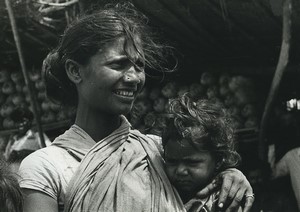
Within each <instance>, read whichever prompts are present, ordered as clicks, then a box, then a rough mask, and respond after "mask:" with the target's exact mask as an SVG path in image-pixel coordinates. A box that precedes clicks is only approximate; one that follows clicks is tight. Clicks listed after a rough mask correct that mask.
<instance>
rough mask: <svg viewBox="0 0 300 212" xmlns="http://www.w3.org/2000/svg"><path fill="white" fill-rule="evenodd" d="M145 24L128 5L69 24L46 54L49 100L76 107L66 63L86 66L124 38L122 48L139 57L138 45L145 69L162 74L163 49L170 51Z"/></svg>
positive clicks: (137, 13)
mask: <svg viewBox="0 0 300 212" xmlns="http://www.w3.org/2000/svg"><path fill="white" fill-rule="evenodd" d="M147 22H148V20H147V18H146V17H145V16H144V15H143V14H141V13H139V12H138V11H137V10H136V9H135V7H134V6H133V5H132V4H131V3H128V2H123V3H118V4H115V5H106V6H105V7H104V8H103V9H101V10H97V11H93V12H92V13H91V14H88V15H83V16H82V17H79V18H78V19H77V20H76V21H74V22H73V23H71V24H70V25H69V26H68V27H67V29H66V30H65V32H64V34H63V36H62V38H61V40H60V42H59V45H58V47H57V48H56V49H54V50H53V51H52V52H50V53H49V54H48V56H47V58H46V59H45V60H44V63H43V76H44V79H45V82H46V88H47V95H48V97H49V98H51V99H52V100H55V101H56V102H57V101H58V102H60V103H62V104H65V105H70V106H75V105H76V104H77V101H78V100H77V91H76V87H75V85H74V84H73V83H72V82H71V81H70V80H69V78H68V76H67V74H66V71H65V62H66V60H67V59H72V60H74V61H76V62H78V63H79V64H81V65H85V64H87V62H88V61H89V59H90V58H91V57H92V56H93V55H95V54H96V53H97V51H98V50H99V49H101V48H103V47H104V45H105V44H107V43H110V42H112V41H115V40H117V39H118V38H120V37H125V45H127V44H128V43H130V44H131V45H132V46H133V47H134V48H135V49H136V50H137V52H138V53H140V54H141V52H140V51H139V50H138V49H137V46H136V44H137V42H139V45H141V46H142V48H143V52H144V56H143V58H144V59H145V64H146V66H147V67H149V68H151V69H154V70H159V71H163V70H164V64H166V63H165V62H166V61H164V59H165V58H166V55H165V53H166V49H167V52H170V51H168V49H169V50H170V49H171V48H168V46H166V45H163V44H160V43H159V42H157V38H158V36H156V35H155V34H154V33H153V32H152V31H151V29H150V28H149V27H148V25H147ZM136 36H138V39H139V40H137V38H136ZM124 47H125V46H124ZM124 49H125V51H126V48H124Z"/></svg>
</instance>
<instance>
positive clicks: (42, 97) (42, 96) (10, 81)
mask: <svg viewBox="0 0 300 212" xmlns="http://www.w3.org/2000/svg"><path fill="white" fill-rule="evenodd" d="M29 79H30V82H31V83H32V85H33V86H32V87H33V88H34V89H33V90H34V92H35V95H36V99H37V102H38V110H39V112H40V114H41V122H42V123H43V124H45V123H52V122H56V121H60V120H66V119H69V118H70V116H73V115H74V112H73V111H70V110H66V109H64V108H62V107H61V106H60V105H58V104H55V103H53V102H51V101H50V100H49V99H48V98H47V97H46V89H45V88H46V87H45V83H44V81H43V80H42V78H41V75H40V73H39V72H37V71H33V72H30V73H29ZM17 107H23V108H28V109H29V110H31V111H33V109H32V105H31V99H30V94H29V89H28V86H27V85H26V84H25V82H24V78H23V75H22V72H21V71H11V70H7V69H1V70H0V129H13V128H15V127H16V126H15V123H14V121H13V120H12V119H11V116H10V115H11V113H12V112H13V110H14V109H15V108H17Z"/></svg>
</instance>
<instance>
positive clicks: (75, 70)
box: [65, 59, 82, 84]
mask: <svg viewBox="0 0 300 212" xmlns="http://www.w3.org/2000/svg"><path fill="white" fill-rule="evenodd" d="M65 69H66V72H67V75H68V77H69V79H70V80H71V81H72V82H73V83H75V84H78V83H80V82H81V80H82V79H81V73H80V65H79V64H78V63H77V62H76V61H74V60H71V59H67V60H66V63H65Z"/></svg>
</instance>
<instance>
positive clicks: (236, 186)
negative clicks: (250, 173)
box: [197, 168, 254, 212]
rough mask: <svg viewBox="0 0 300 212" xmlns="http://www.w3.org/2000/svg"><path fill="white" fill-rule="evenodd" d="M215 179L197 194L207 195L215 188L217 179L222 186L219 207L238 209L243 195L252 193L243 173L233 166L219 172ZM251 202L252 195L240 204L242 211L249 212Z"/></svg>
mask: <svg viewBox="0 0 300 212" xmlns="http://www.w3.org/2000/svg"><path fill="white" fill-rule="evenodd" d="M217 179H218V180H214V181H213V182H212V183H210V184H209V185H207V186H206V187H205V188H204V189H202V190H201V191H200V192H198V194H197V195H198V196H199V197H200V198H203V197H206V196H208V195H209V194H211V193H212V192H213V191H215V190H216V188H217V186H218V183H217V181H219V182H220V183H222V186H221V190H220V196H219V201H218V206H219V207H221V206H222V207H221V208H226V209H227V210H229V211H238V209H239V207H240V206H242V205H241V204H242V200H243V199H244V197H245V196H247V195H252V194H253V189H252V187H251V185H250V183H249V181H248V180H247V178H246V177H245V175H244V174H243V173H242V172H241V171H239V170H237V169H235V168H230V169H226V170H225V171H223V172H221V173H220V174H219V175H218V177H217ZM253 202H254V198H253V197H248V198H246V201H245V205H243V206H242V207H243V212H249V211H250V209H251V207H252V205H253Z"/></svg>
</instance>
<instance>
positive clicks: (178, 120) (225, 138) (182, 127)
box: [162, 93, 240, 171]
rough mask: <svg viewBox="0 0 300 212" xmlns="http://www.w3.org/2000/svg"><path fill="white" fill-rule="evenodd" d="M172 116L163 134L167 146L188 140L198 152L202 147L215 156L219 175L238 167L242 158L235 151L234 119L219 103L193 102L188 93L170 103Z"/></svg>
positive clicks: (202, 100) (203, 100)
mask: <svg viewBox="0 0 300 212" xmlns="http://www.w3.org/2000/svg"><path fill="white" fill-rule="evenodd" d="M169 112H170V116H171V117H172V118H170V120H169V123H168V126H167V127H166V129H165V130H164V132H163V136H162V138H163V145H164V146H165V145H166V143H167V142H172V141H174V142H175V141H176V142H178V140H181V139H182V138H185V139H187V140H188V141H190V143H191V145H192V146H194V147H195V148H197V146H199V145H200V146H201V149H202V148H204V149H205V150H208V151H211V152H213V153H214V154H215V156H216V163H217V164H218V166H217V171H222V170H225V169H227V168H232V167H236V166H237V165H238V163H239V161H240V155H239V154H238V153H237V152H236V151H235V147H234V144H235V143H234V129H233V127H232V126H233V125H232V124H231V118H230V116H229V113H227V111H226V110H225V108H224V107H222V105H221V104H220V103H217V102H213V101H211V100H207V99H201V100H198V101H197V102H194V101H193V100H192V99H191V98H190V97H189V94H188V93H186V94H184V95H182V96H181V97H178V98H176V99H173V100H171V102H170V105H169Z"/></svg>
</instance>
